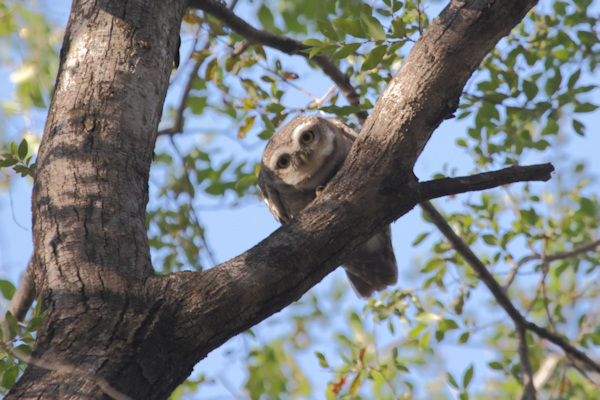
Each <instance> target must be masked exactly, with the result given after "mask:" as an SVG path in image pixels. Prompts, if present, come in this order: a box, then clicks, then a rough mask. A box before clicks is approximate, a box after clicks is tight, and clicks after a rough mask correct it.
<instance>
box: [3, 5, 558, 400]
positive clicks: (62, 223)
mask: <svg viewBox="0 0 600 400" xmlns="http://www.w3.org/2000/svg"><path fill="white" fill-rule="evenodd" d="M185 3H186V2H185V1H183V0H179V1H170V2H153V1H147V0H146V1H143V0H135V1H134V0H132V1H127V2H122V1H120V0H110V1H109V0H104V1H96V2H93V1H92V2H86V1H83V0H77V1H75V3H74V5H73V10H72V14H71V18H70V21H69V25H68V27H67V32H66V35H65V43H64V47H63V52H62V58H61V68H60V72H59V78H58V82H57V87H56V92H55V95H54V99H53V102H52V105H51V109H50V113H49V116H48V121H47V124H46V129H45V133H44V138H43V141H42V145H41V147H40V153H39V156H38V172H37V175H36V178H35V186H34V196H33V216H34V217H33V218H34V245H35V257H36V260H37V261H38V262H37V265H38V267H37V268H36V270H35V275H36V287H37V288H39V290H40V291H41V293H42V298H43V307H44V308H45V309H47V310H48V315H47V317H46V319H45V323H44V326H43V327H42V328H41V330H40V331H39V334H38V341H37V344H36V348H35V351H34V354H33V363H34V365H33V366H30V367H29V368H28V369H27V371H26V372H25V374H24V376H23V378H22V379H21V380H20V381H19V382H18V383H17V385H16V386H15V387H14V389H13V390H12V391H11V393H10V394H9V396H8V398H10V399H17V398H32V397H36V398H44V399H50V398H60V399H79V398H81V399H83V398H86V399H90V398H102V397H105V396H106V395H111V396H112V397H119V396H120V394H124V395H127V396H130V397H131V398H135V399H164V398H166V397H167V396H168V394H169V393H170V392H171V391H172V390H173V389H174V388H175V387H176V386H177V385H178V384H179V383H181V382H182V381H183V380H184V379H185V378H186V377H187V376H188V374H189V373H190V372H191V370H192V368H193V366H194V364H195V363H197V362H198V361H199V360H201V359H202V358H203V357H204V356H206V354H208V353H209V352H210V351H211V350H213V349H215V348H217V347H218V346H220V345H221V344H222V343H224V342H225V341H226V340H227V339H229V338H230V337H232V336H233V335H236V334H237V333H239V332H241V331H243V330H244V329H247V328H248V327H251V326H252V325H254V324H256V323H257V322H260V321H261V320H263V319H265V318H266V317H268V316H269V315H271V314H273V313H275V312H277V311H279V310H280V309H282V308H283V307H285V306H286V305H288V304H290V303H291V302H293V301H295V300H296V299H298V298H299V297H300V296H301V295H302V294H303V293H304V292H306V290H308V289H309V288H310V287H312V286H314V285H315V284H316V283H317V282H319V281H320V280H321V279H322V278H323V277H324V276H325V275H327V274H328V273H329V272H331V271H332V270H333V269H334V268H335V267H336V266H337V265H339V264H340V263H341V261H342V260H343V259H344V257H345V256H346V255H347V253H348V252H349V250H348V249H349V247H348V245H349V244H350V245H356V244H357V243H360V242H362V241H364V240H365V239H366V238H367V237H370V236H371V235H372V234H373V232H374V231H376V230H378V229H380V228H381V227H382V226H384V225H385V224H388V223H390V222H391V221H392V220H394V219H396V218H398V217H400V216H401V215H403V214H404V213H406V212H407V211H408V210H410V209H411V208H412V207H414V206H415V204H417V203H419V202H421V201H423V200H426V199H429V198H431V197H434V196H439V195H444V194H452V193H458V192H462V191H466V190H478V189H480V188H482V186H481V185H480V184H479V186H478V185H475V184H473V185H469V183H470V182H471V181H469V180H468V179H467V180H463V181H456V182H455V185H454V187H453V188H450V189H444V188H443V187H442V186H441V185H442V183H440V184H436V183H435V182H433V183H428V184H418V183H417V182H416V180H415V179H414V177H413V175H412V167H413V165H414V163H415V161H416V159H417V157H418V155H419V154H420V153H421V151H422V149H423V147H424V146H425V144H426V142H427V140H428V139H429V137H430V135H431V133H432V132H433V130H434V129H435V128H436V127H437V126H438V125H439V124H440V123H441V121H442V120H443V119H444V118H445V117H447V116H449V115H450V114H451V113H452V112H453V110H454V109H455V107H456V106H457V102H458V97H459V95H460V93H461V91H462V88H463V86H464V84H465V82H466V81H467V79H468V78H469V77H470V75H471V74H472V72H473V71H474V69H475V68H476V67H477V65H478V64H479V63H480V61H481V60H482V58H483V57H484V56H485V54H487V52H488V51H489V50H490V49H491V48H492V47H493V46H494V45H495V43H496V42H497V41H498V40H499V39H500V38H501V37H502V36H504V35H505V34H506V33H507V32H508V31H509V29H510V28H512V27H513V26H514V25H516V24H517V23H518V22H519V21H520V20H521V19H522V18H523V17H524V15H525V13H526V12H527V10H529V9H530V8H531V7H532V6H533V5H534V4H535V3H536V1H534V0H529V1H520V0H505V1H503V2H497V1H491V0H490V1H480V0H471V1H455V2H452V3H451V4H450V6H448V7H447V8H446V10H445V11H444V12H443V13H442V15H441V16H440V17H439V18H438V19H436V20H435V21H434V22H433V23H432V24H431V26H430V28H429V29H428V31H427V32H426V34H425V35H424V36H423V38H422V39H421V40H419V42H418V43H417V45H416V46H415V48H414V50H413V52H412V53H411V56H410V57H409V58H408V59H407V60H406V62H405V63H404V65H403V67H402V69H401V70H400V72H399V73H398V75H397V76H396V77H395V78H394V79H393V80H392V82H391V83H390V86H389V87H388V89H387V90H386V91H385V93H384V94H383V95H382V97H381V99H380V101H379V102H378V103H377V106H376V108H375V110H374V111H373V113H372V115H371V117H369V119H368V120H367V121H366V124H365V128H364V129H363V133H362V134H361V137H360V138H359V140H358V141H357V143H356V145H355V146H354V147H353V151H352V152H351V154H350V156H349V157H348V160H347V162H346V164H345V166H344V168H343V170H342V172H341V173H340V174H338V176H337V177H336V178H335V179H334V181H333V182H332V184H331V185H329V186H328V187H327V188H326V190H325V192H324V193H323V195H321V196H320V197H319V198H318V199H317V201H316V202H315V203H314V204H313V206H312V207H310V208H309V209H307V210H305V212H302V213H301V214H300V215H299V216H298V218H296V219H294V220H292V221H291V222H290V223H288V224H286V225H284V226H283V227H282V228H281V229H279V230H278V231H277V232H275V233H274V234H273V235H272V236H270V237H269V238H268V239H267V240H265V241H263V242H262V243H260V244H259V245H257V246H256V247H255V248H253V249H251V250H249V251H248V252H246V253H244V254H243V255H241V256H239V257H237V258H235V259H233V260H231V261H229V262H227V263H225V264H222V265H220V266H217V267H215V268H213V269H211V270H208V271H205V272H203V273H191V272H185V273H177V274H172V275H168V276H154V271H153V268H152V266H151V264H150V257H149V250H148V242H147V237H146V229H145V216H144V211H145V207H146V203H147V185H148V171H149V165H150V162H151V159H152V151H153V146H154V141H155V136H156V129H157V126H158V122H159V119H160V115H161V110H162V105H163V101H164V97H165V93H166V90H167V86H168V77H169V72H170V69H171V63H172V60H173V54H174V52H175V47H176V43H177V35H178V30H179V25H180V22H181V17H182V14H183V12H184V8H185ZM196 3H198V4H196ZM194 4H195V5H197V6H198V7H200V6H201V5H202V4H203V2H202V1H196V2H194ZM513 172H514V171H513ZM548 177H549V170H548V169H546V170H545V172H544V173H543V174H540V175H539V176H537V178H539V179H542V178H543V179H547V178H548ZM518 178H519V176H518V175H515V174H513V176H512V177H508V178H506V179H505V180H504V181H502V182H500V183H508V182H511V181H515V180H519V179H518ZM521 178H522V177H521ZM523 179H525V178H523ZM443 185H446V186H445V187H447V185H448V181H444V182H443ZM484 186H485V185H484ZM487 187H489V185H488V186H487ZM349 227H351V228H349ZM36 360H37V361H36ZM36 365H37V366H36Z"/></svg>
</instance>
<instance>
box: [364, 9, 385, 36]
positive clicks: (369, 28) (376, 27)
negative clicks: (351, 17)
mask: <svg viewBox="0 0 600 400" xmlns="http://www.w3.org/2000/svg"><path fill="white" fill-rule="evenodd" d="M360 24H361V27H362V29H363V31H364V32H365V33H366V34H367V35H368V36H369V37H370V38H373V39H375V40H385V39H386V38H387V37H386V35H385V31H384V30H383V26H382V25H381V23H380V22H379V20H378V19H377V18H375V17H372V16H370V15H367V14H361V15H360Z"/></svg>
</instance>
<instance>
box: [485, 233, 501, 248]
mask: <svg viewBox="0 0 600 400" xmlns="http://www.w3.org/2000/svg"><path fill="white" fill-rule="evenodd" d="M482 239H483V241H484V242H485V243H486V244H489V245H490V246H496V245H498V243H499V242H498V238H497V237H496V236H494V235H483V236H482Z"/></svg>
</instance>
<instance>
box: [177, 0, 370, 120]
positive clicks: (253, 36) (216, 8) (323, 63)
mask: <svg viewBox="0 0 600 400" xmlns="http://www.w3.org/2000/svg"><path fill="white" fill-rule="evenodd" d="M188 6H189V7H192V8H197V9H199V10H202V11H204V12H206V13H208V14H211V15H213V16H215V17H216V18H218V19H219V20H221V21H222V22H223V23H224V24H226V25H227V26H229V27H230V28H231V29H232V30H233V31H235V32H236V33H238V34H240V35H242V36H243V37H244V38H245V39H246V40H247V41H248V42H250V43H255V44H261V45H266V46H269V47H272V48H274V49H277V50H279V51H282V52H284V53H286V54H297V55H300V56H302V57H304V58H306V59H308V53H306V52H304V51H303V50H307V49H310V46H307V45H305V44H303V43H302V42H300V41H298V40H295V39H292V38H289V37H287V36H283V35H277V34H275V33H272V32H269V31H265V30H261V29H256V28H254V27H253V26H252V25H250V24H249V23H247V22H246V21H244V20H243V19H241V18H240V17H238V16H237V15H236V14H235V13H234V12H233V11H231V10H230V9H229V8H227V7H226V6H225V5H224V4H221V3H218V2H216V1H214V0H190V2H189V3H188ZM311 61H313V62H314V63H316V64H317V65H318V66H320V67H321V69H322V70H323V72H325V73H326V74H327V76H329V77H330V78H331V80H333V82H335V84H336V85H337V86H338V87H339V88H340V90H341V91H342V94H343V95H344V97H345V98H346V100H348V103H350V104H351V105H353V106H360V98H359V96H358V93H357V92H356V89H354V86H352V84H351V83H350V79H349V78H348V75H346V74H344V73H343V72H342V71H341V70H340V69H339V67H338V66H337V65H336V64H335V63H333V62H332V61H331V60H329V58H327V57H324V56H315V57H313V58H311ZM356 115H357V117H358V119H359V120H360V122H361V124H362V123H363V122H364V120H365V119H366V118H367V113H366V112H365V111H360V112H358V113H356Z"/></svg>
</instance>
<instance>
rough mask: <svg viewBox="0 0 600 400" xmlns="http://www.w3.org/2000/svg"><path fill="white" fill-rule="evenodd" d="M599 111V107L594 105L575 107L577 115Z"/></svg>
mask: <svg viewBox="0 0 600 400" xmlns="http://www.w3.org/2000/svg"><path fill="white" fill-rule="evenodd" d="M597 109H598V106H597V105H595V104H592V103H578V104H576V105H575V110H574V111H575V112H576V113H587V112H592V111H596V110H597Z"/></svg>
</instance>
